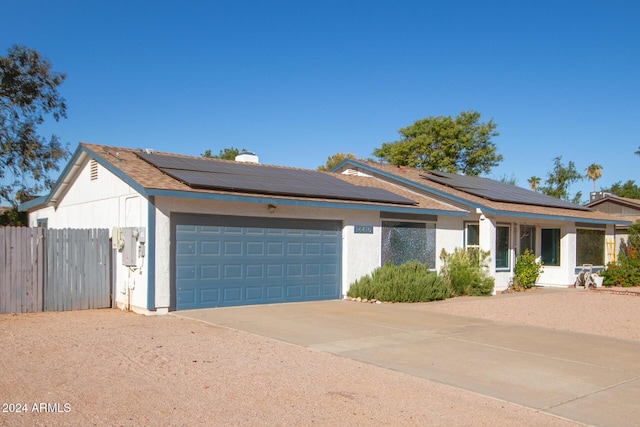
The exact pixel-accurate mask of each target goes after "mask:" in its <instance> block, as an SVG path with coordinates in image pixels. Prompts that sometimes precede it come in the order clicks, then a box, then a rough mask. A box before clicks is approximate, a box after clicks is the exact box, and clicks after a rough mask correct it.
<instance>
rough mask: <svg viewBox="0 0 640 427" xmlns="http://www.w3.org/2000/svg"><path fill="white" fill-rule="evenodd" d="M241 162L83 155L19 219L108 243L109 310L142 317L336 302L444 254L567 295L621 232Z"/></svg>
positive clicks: (542, 208) (539, 209)
mask: <svg viewBox="0 0 640 427" xmlns="http://www.w3.org/2000/svg"><path fill="white" fill-rule="evenodd" d="M247 158H248V160H249V161H252V162H256V161H257V156H255V155H241V156H240V157H239V158H238V160H239V161H236V162H234V161H225V160H218V159H205V158H200V157H190V156H181V155H177V154H169V153H157V152H154V151H153V150H140V149H128V148H119V147H107V146H100V145H93V144H84V143H83V144H80V146H79V147H78V149H77V150H76V151H75V153H74V154H73V156H72V158H71V160H70V162H69V164H68V165H67V167H66V168H65V169H64V171H63V172H62V174H61V176H60V178H59V180H58V181H57V183H56V185H55V186H54V187H53V189H52V191H51V193H50V194H49V195H48V196H44V197H40V198H38V199H36V200H33V201H30V202H28V203H25V204H24V205H22V206H21V209H22V210H26V211H27V212H28V213H29V223H30V225H31V226H36V225H40V226H47V227H51V228H67V227H71V228H108V229H109V230H111V233H112V241H113V246H114V251H115V253H116V257H115V261H114V264H115V268H114V273H113V274H114V283H115V293H116V301H117V304H118V306H120V307H122V308H130V309H132V310H134V311H136V312H141V313H146V314H164V313H166V312H168V311H169V310H183V309H192V308H204V307H217V306H233V305H244V304H259V303H274V302H293V301H310V300H322V299H337V298H341V297H343V296H344V295H345V294H346V292H347V290H348V288H349V284H350V283H352V282H353V281H355V280H356V279H358V278H359V277H361V276H363V275H365V274H368V273H370V272H371V271H372V270H373V269H375V268H376V267H378V266H380V265H381V264H383V263H384V262H395V263H400V262H403V261H406V260H410V259H419V260H420V261H422V262H425V263H427V264H428V265H429V266H430V267H431V268H433V269H434V270H438V269H439V268H440V266H441V261H440V259H439V255H440V253H441V251H442V250H443V249H444V250H447V251H449V252H451V251H453V250H454V249H455V248H456V247H465V246H466V247H477V248H480V249H485V250H488V251H490V252H491V258H492V260H493V261H492V265H491V268H490V269H491V273H492V274H493V275H495V277H496V289H497V290H500V289H504V288H506V286H507V285H508V281H509V278H510V277H511V276H512V274H513V273H512V271H513V264H514V259H515V254H516V253H518V252H519V251H520V250H522V249H523V248H524V247H530V248H532V249H533V250H534V251H535V252H536V254H539V255H540V256H541V257H542V259H543V260H544V261H545V264H546V266H545V272H544V274H543V276H542V278H541V280H540V283H542V284H545V285H554V286H566V285H569V284H572V283H573V281H574V278H575V268H576V265H577V264H581V263H583V262H591V263H593V264H602V265H603V264H604V263H605V262H606V260H607V259H608V256H609V255H608V254H605V250H604V241H605V239H607V238H612V237H613V230H614V225H615V224H616V223H618V220H617V219H616V218H614V217H612V216H611V215H608V214H605V213H601V212H595V211H591V210H589V209H587V208H583V207H580V206H576V205H571V204H566V203H565V202H560V201H559V200H557V199H553V200H550V199H551V198H547V197H546V196H542V195H539V194H537V193H533V192H531V191H529V190H524V189H519V188H518V187H514V186H508V187H504V185H506V184H501V183H497V182H496V181H492V180H486V179H483V178H470V177H461V176H457V175H453V176H451V177H449V178H454V180H455V179H461V180H466V179H469V180H472V181H473V182H476V183H479V184H478V185H480V187H482V186H483V185H486V186H487V188H488V189H489V190H490V191H494V190H496V189H497V190H498V191H499V192H500V193H501V194H503V195H504V194H512V197H513V198H516V199H519V198H522V197H524V198H525V199H526V201H527V203H523V202H517V203H514V202H507V201H501V200H499V199H498V200H495V199H491V197H489V198H486V197H481V196H477V195H473V194H469V193H467V192H465V191H461V190H460V189H459V188H455V187H451V186H447V185H445V184H443V183H442V182H437V181H434V180H432V179H429V178H428V177H429V176H431V175H430V174H429V173H427V172H424V171H419V170H416V169H405V168H396V167H393V166H389V165H379V164H372V163H361V162H357V161H351V160H347V161H345V162H343V163H341V164H340V165H338V167H337V168H336V171H338V172H340V173H327V172H318V171H312V170H305V169H295V168H287V167H279V166H267V165H260V164H257V163H245V162H243V161H244V160H247ZM433 176H434V177H440V178H438V179H439V180H440V181H442V180H443V179H444V180H445V181H446V179H445V178H447V176H446V175H444V174H439V175H433ZM443 176H444V177H445V178H442V177H443ZM425 177H427V178H425ZM455 177H457V178H455ZM434 179H435V178H434ZM466 184H469V183H466ZM476 192H477V191H476ZM523 192H524V193H523ZM514 194H515V195H514ZM485 196H486V195H485ZM554 201H555V202H554ZM594 245H595V248H596V249H595V250H594V249H593V248H594ZM576 247H578V250H577V252H576ZM581 248H585V249H584V250H581ZM598 248H599V249H598Z"/></svg>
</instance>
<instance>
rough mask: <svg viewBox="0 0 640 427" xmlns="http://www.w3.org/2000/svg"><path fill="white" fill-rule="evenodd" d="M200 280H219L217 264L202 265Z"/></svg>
mask: <svg viewBox="0 0 640 427" xmlns="http://www.w3.org/2000/svg"><path fill="white" fill-rule="evenodd" d="M200 278H201V279H209V280H213V279H219V278H220V266H219V265H217V264H212V265H209V264H207V265H202V266H201V267H200Z"/></svg>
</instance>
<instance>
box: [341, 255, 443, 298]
mask: <svg viewBox="0 0 640 427" xmlns="http://www.w3.org/2000/svg"><path fill="white" fill-rule="evenodd" d="M347 295H348V296H350V297H352V298H357V297H360V298H363V299H377V300H379V301H387V302H428V301H435V300H442V299H446V298H449V297H450V296H451V293H450V292H449V289H448V288H447V286H446V285H445V283H444V281H443V280H442V278H441V277H439V276H438V275H437V274H436V273H434V272H432V271H430V270H429V267H427V266H426V265H425V264H422V263H420V262H418V261H410V262H407V263H405V264H402V265H400V266H396V265H393V264H385V265H383V266H382V267H379V268H377V269H375V270H374V271H373V272H372V273H371V274H370V275H366V276H364V277H361V278H360V279H358V280H356V281H355V282H354V283H352V284H351V286H350V287H349V291H348V292H347Z"/></svg>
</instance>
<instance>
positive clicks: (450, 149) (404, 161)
mask: <svg viewBox="0 0 640 427" xmlns="http://www.w3.org/2000/svg"><path fill="white" fill-rule="evenodd" d="M479 120H480V113H478V112H475V111H467V112H462V113H460V114H459V115H458V116H457V117H455V118H453V117H451V116H437V117H427V118H425V119H422V120H418V121H416V122H415V123H414V124H412V125H411V126H407V127H405V128H402V129H400V130H399V133H400V135H401V136H402V139H400V140H398V141H394V142H385V143H383V144H382V147H380V148H376V149H375V150H374V152H373V155H374V156H376V157H378V158H379V159H382V160H384V161H386V162H388V163H391V164H393V165H398V166H410V167H418V168H422V169H429V170H438V171H442V172H450V173H464V174H466V175H472V176H477V175H480V174H482V173H485V174H487V173H489V172H490V171H491V168H492V167H494V166H497V165H498V164H499V163H500V162H501V161H502V155H500V154H497V153H496V146H495V144H494V143H493V141H491V138H492V137H495V136H498V135H499V133H498V132H497V131H496V130H495V129H496V127H497V125H496V124H495V123H494V122H493V121H492V120H489V121H488V122H486V123H480V121H479Z"/></svg>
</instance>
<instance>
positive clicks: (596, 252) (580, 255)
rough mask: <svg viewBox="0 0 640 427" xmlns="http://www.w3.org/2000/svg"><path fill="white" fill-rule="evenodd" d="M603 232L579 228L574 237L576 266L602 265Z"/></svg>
mask: <svg viewBox="0 0 640 427" xmlns="http://www.w3.org/2000/svg"><path fill="white" fill-rule="evenodd" d="M604 240H605V239H604V230H585V229H581V228H579V229H578V230H577V235H576V264H577V265H582V264H593V265H604V249H605V244H604Z"/></svg>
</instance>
